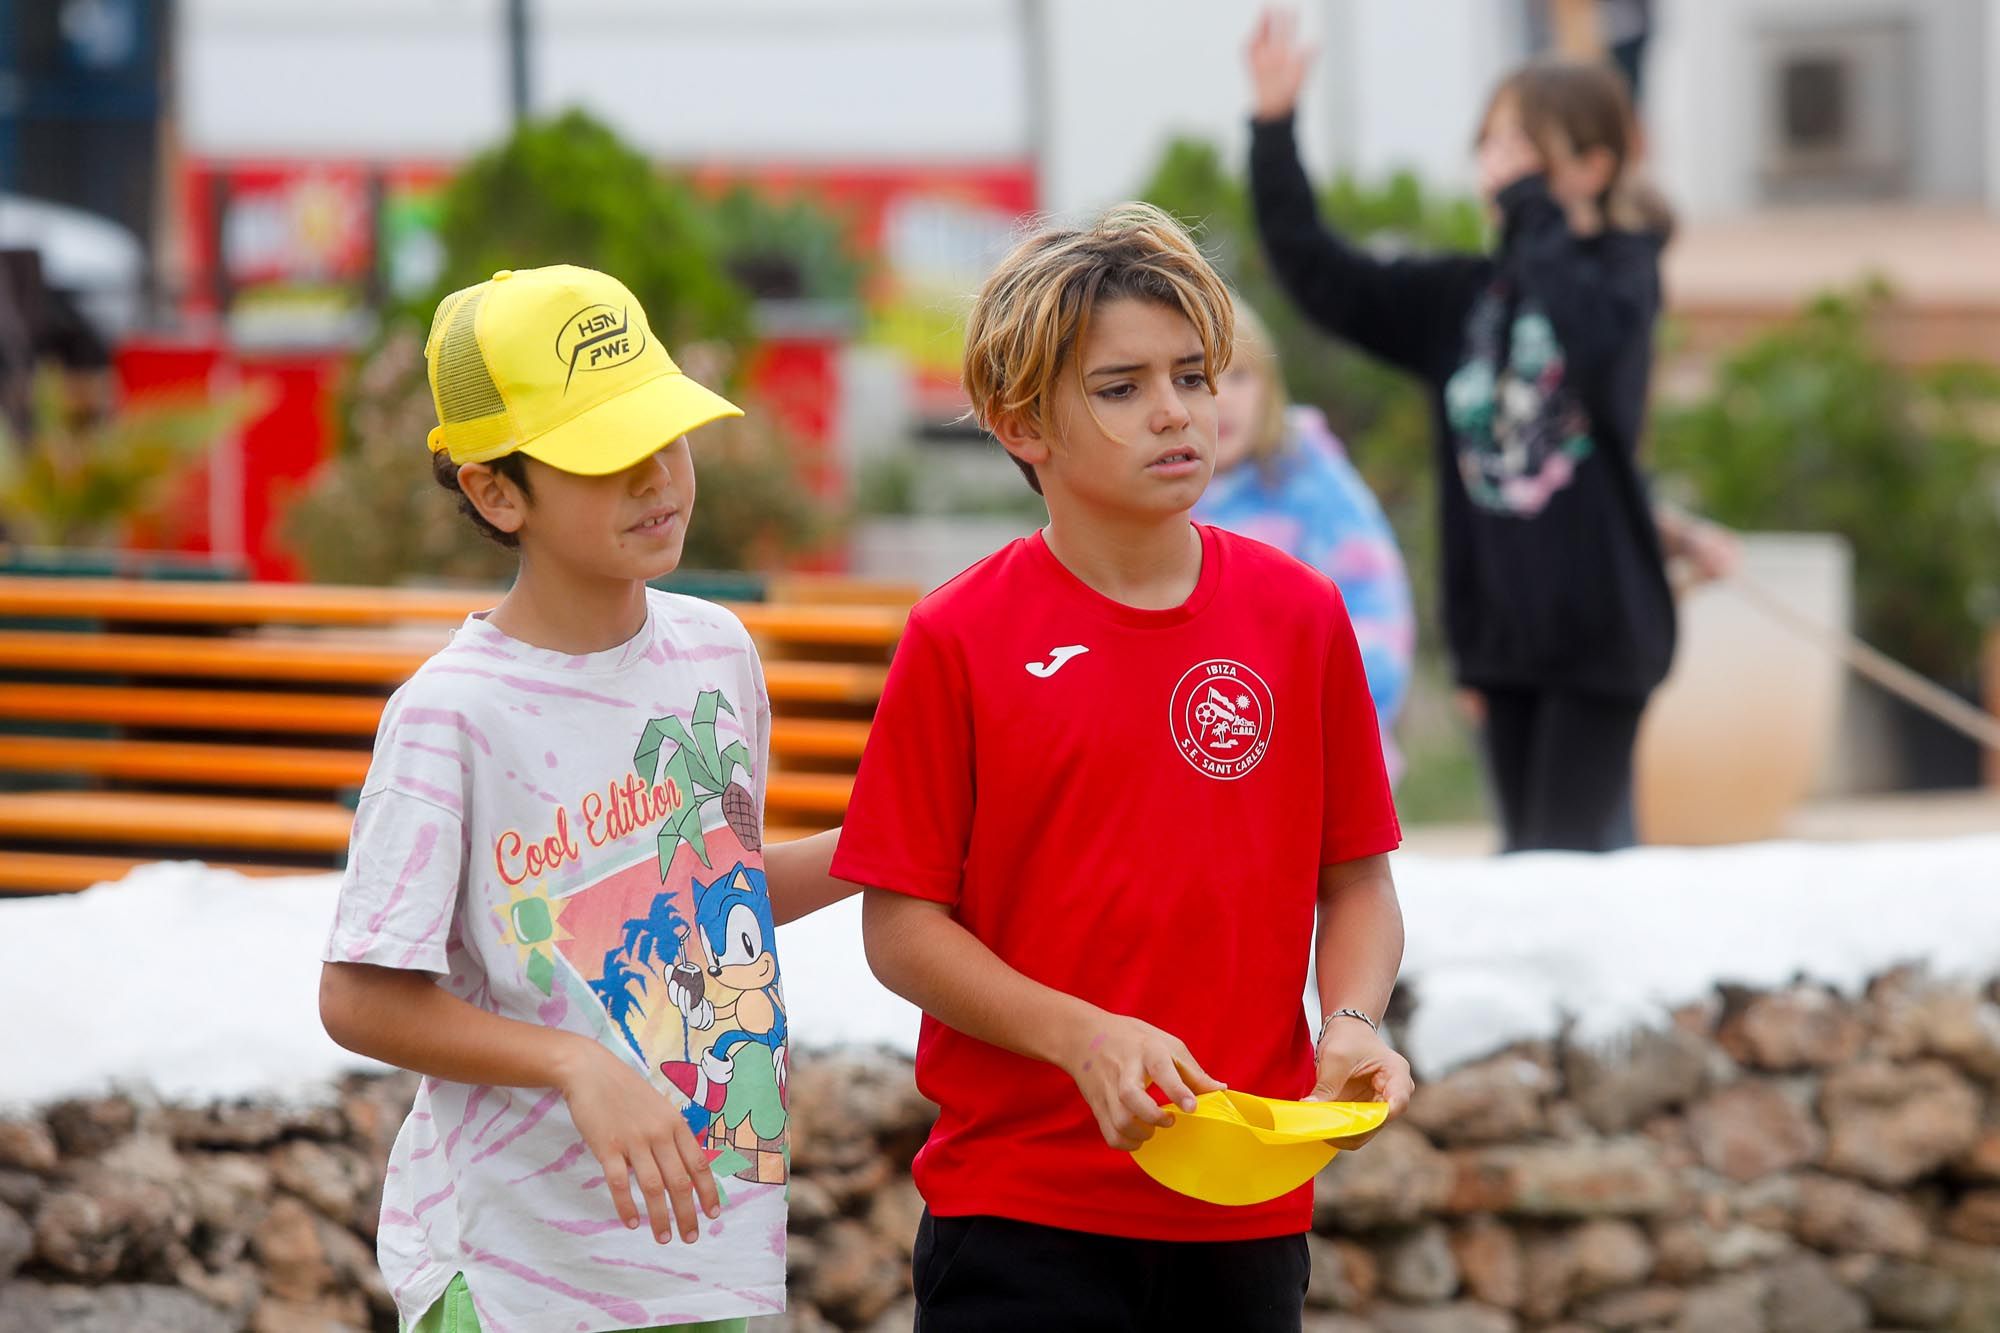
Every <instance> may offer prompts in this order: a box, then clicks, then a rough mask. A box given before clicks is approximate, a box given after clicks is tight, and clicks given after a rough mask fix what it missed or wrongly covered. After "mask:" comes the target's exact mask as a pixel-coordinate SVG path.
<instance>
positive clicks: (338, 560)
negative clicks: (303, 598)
mask: <svg viewBox="0 0 2000 1333" xmlns="http://www.w3.org/2000/svg"><path fill="white" fill-rule="evenodd" d="M436 422H437V414H436V411H435V409H434V408H433V407H432V404H431V394H430V386H429V384H428V383H427V381H426V380H425V378H424V349H423V335H422V334H421V333H420V332H419V331H418V330H417V328H416V327H415V326H414V325H411V324H407V323H405V324H399V325H397V326H396V327H395V328H394V329H393V330H392V331H391V332H390V333H389V334H388V336H386V337H385V338H384V339H383V340H382V341H381V342H380V343H378V344H377V345H376V346H375V347H374V348H373V349H372V350H371V351H369V352H368V353H366V354H365V355H364V356H363V357H362V358H361V359H360V360H359V361H357V362H356V363H355V364H354V366H353V367H352V369H351V370H350V371H349V374H348V383H347V386H346V389H345V392H344V393H343V394H342V399H341V408H340V420H339V423H338V425H339V430H340V437H341V440H342V446H341V447H340V448H339V449H338V450H336V451H335V453H334V454H333V456H332V457H331V458H329V459H328V460H327V461H326V462H325V463H323V464H322V465H321V466H320V467H319V469H318V470H317V471H316V472H314V473H313V475H312V476H311V477H309V478H308V479H307V480H306V482H305V484H304V485H303V486H302V487H301V488H300V489H299V490H298V491H296V492H294V493H293V494H292V495H291V496H290V497H289V498H288V500H287V502H286V504H285V506H284V520H283V522H284V533H285V541H286V544H287V545H288V546H289V547H290V548H291V550H292V551H293V552H294V553H295V554H296V555H297V556H298V559H299V563H300V564H301V565H302V566H303V567H304V569H305V571H306V573H307V575H308V576H310V577H311V578H313V579H316V580H319V581H321V582H325V583H364V584H383V583H396V582H399V581H402V580H405V579H412V578H420V579H426V580H436V581H442V582H454V581H463V582H475V583H491V582H497V581H499V580H500V579H503V578H505V577H507V576H508V575H509V574H511V573H512V572H513V570H514V564H515V557H514V554H513V552H511V551H508V550H506V549H504V548H502V547H500V546H498V545H496V544H495V543H493V542H490V541H487V540H486V539H485V538H483V537H481V536H480V535H479V533H478V532H477V531H476V530H475V529H474V528H473V526H472V524H470V523H468V522H467V521H466V520H465V518H464V517H463V516H462V515H460V514H459V512H458V504H457V501H456V500H455V499H454V498H453V497H452V496H451V495H449V494H447V493H446V492H445V491H444V490H443V489H442V488H440V487H439V486H438V485H437V483H436V482H435V481H433V480H432V478H431V465H430V455H429V451H428V450H426V449H425V447H424V437H425V435H426V434H427V433H428V432H429V431H430V428H431V427H432V426H433V425H435V424H436Z"/></svg>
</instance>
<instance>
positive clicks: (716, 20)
mask: <svg viewBox="0 0 2000 1333" xmlns="http://www.w3.org/2000/svg"><path fill="white" fill-rule="evenodd" d="M1026 3H1027V0H727V3H725V2H724V0H533V6H534V13H535V25H536V58H535V62H534V69H533V82H534V85H535V89H536V101H537V104H538V106H540V107H543V108H545V109H546V108H553V107H557V106H561V105H565V104H568V103H570V102H581V103H582V104H584V105H586V106H588V107H590V108H591V109H592V110H594V111H596V112H598V113H599V114H601V115H603V116H605V117H606V118H607V119H609V120H610V121H612V122H613V123H614V124H615V125H617V126H618V128H619V129H620V130H622V131H623V132H624V133H626V134H627V135H629V136H630V137H631V138H632V139H634V140H635V141H636V142H637V143H639V144H640V145H641V146H642V147H644V148H645V149H647V150H648V151H649V152H652V153H654V154H656V155H658V156H660V157H663V158H670V159H678V160H716V159H735V160H739V161H751V162H755V161H782V160H790V161H839V162H868V161H897V162H921V161H924V160H936V161H950V162H955V163H967V162H979V161H988V160H1015V161H1018V160H1020V159H1022V158H1024V157H1026V156H1027V155H1028V153H1029V151H1030V145H1031V143H1032V141H1033V135H1034V125H1035V117H1034V116H1033V115H1031V108H1030V107H1029V105H1028V93H1027V89H1028V87H1029V84H1030V75H1031V71H1030V69H1029V65H1028V54H1027V50H1026V47H1025V45H1024V38H1023V35H1022V34H1023V14H1024V11H1025V6H1026ZM1040 3H1041V7H1042V13H1043V15H1044V20H1043V21H1044V24H1045V40H1044V50H1045V59H1046V67H1045V70H1044V74H1045V86H1046V88H1047V89H1048V99H1047V103H1046V106H1045V108H1044V113H1045V118H1044V119H1045V124H1046V126H1047V129H1048V137H1047V151H1046V156H1045V159H1044V162H1043V173H1042V174H1043V195H1044V200H1045V203H1046V204H1047V205H1048V206H1049V207H1050V208H1052V209H1055V210H1058V211H1073V210H1079V209H1085V208H1090V207H1094V206H1097V205H1100V204H1103V203H1106V202H1109V201H1111V200H1114V199H1118V198H1122V197H1124V196H1125V195H1127V194H1129V193H1130V192H1131V191H1132V190H1133V189H1134V188H1135V187H1136V186H1137V185H1138V184H1139V182H1140V181H1141V180H1142V179H1143V177H1144V176H1145V174H1146V173H1147V172H1148V171H1149V170H1150V168H1151V167H1152V165H1153V163H1154V162H1155V161H1156V160H1157V158H1158V155H1159V152H1160V150H1161V148H1162V147H1163V146H1164V145H1165V143H1166V142H1167V141H1168V140H1169V139H1170V138H1171V137H1172V136H1173V135H1174V134H1176V133H1194V134H1199V135H1202V136H1205V137H1208V138H1210V139H1213V140H1215V141H1216V142H1218V143H1220V144H1222V145H1223V146H1224V147H1225V149H1226V150H1227V151H1228V153H1229V154H1230V156H1231V159H1232V160H1234V161H1240V160H1241V156H1242V153H1243V148H1244V143H1245V140H1246V134H1247V131H1246V130H1245V127H1244V118H1245V115H1246V113H1247V110H1248V105H1249V89H1248V80H1247V76H1246V74H1245V71H1244V67H1243V44H1244V41H1245V39H1246V37H1247V35H1248V32H1249V30H1250V26H1251V24H1252V22H1253V21H1254V19H1255V17H1256V14H1257V12H1258V9H1259V7H1260V0H1148V2H1147V3H1145V4H1138V3H1132V2H1131V0H1040ZM1995 3H1996V0H1661V2H1660V4H1659V12H1660V22H1661V30H1660V32H1659V34H1658V36H1657V37H1656V39H1655V42H1654V51H1653V62H1652V68H1651V70H1650V79H1649V87H1650V92H1649V97H1650V103H1649V113H1648V118H1649V121H1650V123H1651V127H1652V132H1653V138H1654V145H1655V154H1656V159H1655V160H1656V170H1657V172H1658V174H1659V175H1660V177H1661V179H1662V183H1663V184H1664V185H1665V186H1666V187H1667V189H1668V191H1669V193H1670V194H1671V195H1672V196H1673V197H1674V199H1675V201H1676V202H1677V204H1679V205H1680V206H1681V208H1682V209H1683V210H1684V211H1685V212H1686V213H1688V214H1689V215H1690V216H1695V217H1700V216H1715V215H1721V214H1729V213H1734V212H1739V211H1742V210H1743V209H1745V208H1748V207H1751V206H1753V205H1754V204H1755V202H1756V201H1757V198H1758V184H1757V166H1758V152H1759V143H1760V135H1761V123H1762V122H1761V120H1760V116H1761V115H1762V114H1763V108H1762V101H1761V99H1762V97H1763V89H1762V88H1761V87H1760V82H1759V71H1758V67H1757V60H1756V50H1757V45H1756V34H1757V33H1758V32H1759V31H1760V29H1761V28H1762V27H1763V26H1765V25H1767V24H1770V23H1774V22H1787V21H1799V20H1801V19H1808V18H1809V19H1811V20H1813V21H1815V22H1819V21H1826V20H1827V19H1829V18H1833V17H1838V16H1843V15H1860V16H1876V15H1883V14H1889V15H1907V16H1910V17H1912V19H1913V20H1916V21H1918V22H1919V24H1920V32H1921V34H1922V35H1921V39H1920V41H1919V43H1918V51H1917V60H1918V63H1919V73H1918V78H1917V80H1916V82H1917V86H1918V90H1919V94H1920V96H1919V101H1918V105H1917V106H1916V108H1915V114H1916V139H1917V142H1918V144H1919V151H1918V154H1917V158H1916V161H1915V162H1914V163H1913V168H1912V169H1913V175H1914V179H1915V183H1916V185H1917V187H1918V191H1919V194H1920V196H1921V197H1924V198H1928V199H1933V200H1945V201H1966V202H1973V201H1977V200H1979V199H1981V198H1983V197H1988V196H1990V197H1991V198H1992V199H1993V200H1994V202H1995V203H1996V205H2000V130H1993V129H1992V128H1991V127H1995V126H2000V20H1996V19H1995V18H1993V17H1992V16H1991V15H1990V14H1989V10H1990V9H1991V8H1992V7H1993V5H1994V4H1995ZM1300 8H1301V10H1302V12H1303V18H1304V21H1305V24H1306V26H1307V29H1308V32H1309V34H1310V35H1311V36H1312V37H1313V38H1315V39H1316V40H1318V41H1320V42H1321V44H1322V52H1321V57H1320V60H1319V62H1318V64H1317V67H1316V70H1315V75H1314V79H1313V82H1312V84H1311V86H1310V88H1309V89H1308V92H1307V97H1306V103H1305V106H1304V108H1303V110H1302V114H1301V130H1302V134H1303V146H1304V149H1305V153H1306V158H1307V164H1308V166H1309V167H1310V168H1311V169H1312V170H1313V171H1314V173H1315V174H1316V175H1319V176H1321V177H1324V176H1325V175H1326V174H1327V173H1328V172H1329V171H1330V170H1332V168H1333V167H1334V165H1335V164H1336V163H1341V164H1346V165H1350V166H1352V167H1354V168H1356V169H1358V170H1359V171H1361V172H1362V173H1363V174H1365V175H1368V176H1371V177H1372V176H1379V175H1381V174H1383V173H1386V172H1388V171H1391V170H1394V169H1396V168H1398V167H1404V166H1408V167H1414V168H1415V169H1417V170H1418V171H1419V172H1420V173H1421V174H1422V175H1423V176H1424V177H1425V178H1427V179H1428V180H1430V181H1432V182H1433V183H1435V184H1438V185H1441V186H1445V187H1450V188H1469V186H1470V184H1471V156H1470V152H1469V140H1470V137H1471V133H1472V129H1473V124H1474V121H1475V119H1476V117H1477V115H1478V113H1479V110H1480V108H1481V106H1482V105H1483V104H1484V100H1485V97H1486V94H1487V91H1488V89H1490V87H1491V86H1492V84H1493V82H1494V80H1495V79H1496V78H1497V77H1498V76H1499V74H1500V73H1501V71H1502V70H1503V69H1504V68H1505V67H1507V66H1508V65H1509V64H1511V63H1512V62H1513V61H1515V60H1516V59H1518V58H1519V56H1520V53H1521V48H1520V36H1521V35H1520V31H1519V26H1520V18H1519V14H1520V6H1519V4H1518V3H1517V0H1301V3H1300ZM503 11H504V5H503V3H502V0H340V2H339V3H329V2H328V0H183V2H182V4H181V6H180V7H179V11H178V12H179V14H180V21H181V25H182V39H183V40H182V42H181V57H182V71H183V77H182V78H181V80H180V81H179V100H180V107H181V115H182V138H183V142H184V143H185V145H186V146H187V148H188V149H189V150H190V151H191V152H195V153H198V154H255V153H272V154H303V155H310V154H329V155H336V154H367V155H380V156H391V157H394V156H405V157H453V156H458V155H460V154H463V153H465V152H468V151H470V150H472V149H474V148H476V147H478V146H480V145H482V144H485V143H488V142H491V141H492V140H493V139H494V138H496V137H497V136H499V135H500V134H501V133H503V132H504V131H505V127H506V123H507V73H506V55H505V47H504V43H503V19H502V15H503ZM1982 66H1983V67H1984V68H1982ZM1989 68H1990V69H1992V70H1995V71H1996V73H1995V74H1994V75H1993V76H1992V77H1991V78H1988V77H1987V75H1986V73H1985V69H1989Z"/></svg>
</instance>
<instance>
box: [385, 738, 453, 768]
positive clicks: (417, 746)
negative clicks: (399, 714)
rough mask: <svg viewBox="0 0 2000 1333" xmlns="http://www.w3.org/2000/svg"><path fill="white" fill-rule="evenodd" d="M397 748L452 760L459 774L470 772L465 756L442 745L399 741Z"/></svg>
mask: <svg viewBox="0 0 2000 1333" xmlns="http://www.w3.org/2000/svg"><path fill="white" fill-rule="evenodd" d="M396 748H397V749H399V750H414V751H416V752H417V753H418V754H428V755H432V756H435V757H436V758H439V759H449V760H451V762H453V763H454V764H457V765H458V771H459V772H461V773H464V772H469V771H470V769H469V767H468V765H467V764H466V762H465V756H464V755H462V754H460V753H459V752H458V751H456V750H447V749H445V748H444V747H443V746H442V745H425V744H424V743H423V742H422V741H398V742H397V743H396Z"/></svg>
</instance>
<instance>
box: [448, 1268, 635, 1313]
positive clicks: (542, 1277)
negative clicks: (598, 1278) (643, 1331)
mask: <svg viewBox="0 0 2000 1333" xmlns="http://www.w3.org/2000/svg"><path fill="white" fill-rule="evenodd" d="M471 1258H472V1259H473V1260H474V1261H476V1262H478V1263H481V1264H485V1265H486V1266H487V1267H489V1268H497V1269H499V1270H500V1271H501V1272H503V1273H506V1274H508V1275H509V1276H512V1277H517V1278H520V1279H521V1280H522V1281H523V1282H528V1283H532V1284H533V1285H535V1286H537V1287H541V1288H543V1289H544V1290H547V1291H553V1292H555V1293H557V1294H558V1295H562V1296H567V1297H569V1298H570V1299H572V1300H578V1301H582V1302H584V1303H585V1304H587V1305H592V1306H595V1307H596V1308H598V1309H600V1310H602V1311H604V1313H606V1314H608V1315H610V1316H611V1317H612V1318H614V1319H624V1320H628V1321H630V1322H631V1323H633V1324H635V1325H636V1324H640V1323H643V1322H644V1321H645V1318H646V1309H645V1307H644V1306H642V1305H640V1304H638V1303H637V1302H635V1301H629V1300H626V1299H625V1298H624V1297H623V1296H613V1295H611V1294H610V1293H609V1292H603V1291H585V1290H584V1289H583V1288H581V1287H576V1286H571V1285H570V1284H569V1283H567V1282H564V1281H563V1280H561V1279H560V1278H554V1277H550V1276H549V1275H548V1274H547V1273H543V1272H540V1271H538V1270H536V1269H533V1268H530V1267H528V1266H527V1265H526V1264H523V1263H517V1262H516V1261H514V1260H512V1259H509V1258H507V1257H506V1256H504V1255H499V1254H494V1253H493V1252H492V1251H490V1250H474V1251H473V1252H472V1254H471Z"/></svg>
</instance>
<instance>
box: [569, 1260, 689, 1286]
mask: <svg viewBox="0 0 2000 1333" xmlns="http://www.w3.org/2000/svg"><path fill="white" fill-rule="evenodd" d="M590 1262H592V1263H594V1264H603V1265H604V1266H605V1267H606V1268H640V1269H644V1270H645V1271H646V1272H648V1273H664V1274H666V1275H667V1276H668V1277H677V1278H679V1279H680V1280H681V1281H683V1282H695V1283H699V1282H701V1280H702V1277H701V1274H699V1273H689V1272H684V1271H683V1270H681V1269H678V1268H668V1267H667V1266H666V1265H665V1264H644V1263H640V1262H639V1261H638V1260H637V1259H615V1258H612V1257H611V1256H610V1255H605V1254H593V1255H591V1256H590Z"/></svg>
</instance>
